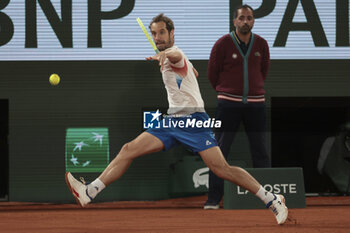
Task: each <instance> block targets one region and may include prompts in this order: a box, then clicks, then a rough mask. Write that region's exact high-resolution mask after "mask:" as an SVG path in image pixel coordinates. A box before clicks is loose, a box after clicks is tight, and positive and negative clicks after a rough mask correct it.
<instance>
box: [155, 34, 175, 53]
mask: <svg viewBox="0 0 350 233" xmlns="http://www.w3.org/2000/svg"><path fill="white" fill-rule="evenodd" d="M159 44H161V47H159V46H158V45H159ZM173 45H174V43H173V40H172V38H171V37H170V35H169V40H168V42H165V41H161V43H159V42H158V44H157V48H158V50H159V51H164V50H166V49H168V48H170V47H172V46H173Z"/></svg>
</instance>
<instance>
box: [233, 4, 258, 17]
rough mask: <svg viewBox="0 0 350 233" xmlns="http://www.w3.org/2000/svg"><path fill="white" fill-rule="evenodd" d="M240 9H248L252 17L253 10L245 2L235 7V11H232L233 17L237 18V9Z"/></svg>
mask: <svg viewBox="0 0 350 233" xmlns="http://www.w3.org/2000/svg"><path fill="white" fill-rule="evenodd" d="M240 9H250V10H251V11H252V12H253V17H254V10H253V8H252V7H251V6H249V5H247V4H244V5H239V6H237V7H236V9H235V11H234V12H233V18H234V19H235V18H237V16H238V10H240Z"/></svg>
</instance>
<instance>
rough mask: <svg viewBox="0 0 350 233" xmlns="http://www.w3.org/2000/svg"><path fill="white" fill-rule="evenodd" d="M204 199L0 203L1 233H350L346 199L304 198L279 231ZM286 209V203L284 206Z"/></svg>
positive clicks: (261, 214)
mask: <svg viewBox="0 0 350 233" xmlns="http://www.w3.org/2000/svg"><path fill="white" fill-rule="evenodd" d="M205 200H206V197H205V196H198V197H190V198H178V199H170V200H162V201H148V202H141V201H133V202H125V201H124V202H112V203H95V204H91V205H90V206H89V207H88V208H87V209H81V208H79V207H78V206H77V205H75V204H42V203H40V204H39V203H13V202H0V232H4V233H7V232H36V233H41V232H88V233H90V232H91V233H92V232H103V233H105V232H201V233H205V232H248V233H249V232H311V233H312V232H330V233H333V232H350V197H312V198H307V199H306V203H307V208H305V209H291V210H290V213H291V217H292V219H291V220H290V221H289V222H288V223H287V224H285V225H283V226H279V225H277V224H276V223H275V219H274V217H273V215H272V213H270V212H269V211H268V210H224V209H220V210H203V209H202V205H203V203H204V201H205ZM287 204H288V203H287Z"/></svg>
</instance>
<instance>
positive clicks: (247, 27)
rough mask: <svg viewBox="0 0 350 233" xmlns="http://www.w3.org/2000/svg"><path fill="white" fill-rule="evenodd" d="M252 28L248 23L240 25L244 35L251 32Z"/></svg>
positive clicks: (239, 28)
mask: <svg viewBox="0 0 350 233" xmlns="http://www.w3.org/2000/svg"><path fill="white" fill-rule="evenodd" d="M251 30H252V27H250V26H249V25H248V24H244V25H243V26H242V27H238V31H239V33H241V34H243V35H247V34H249V33H250V31H251Z"/></svg>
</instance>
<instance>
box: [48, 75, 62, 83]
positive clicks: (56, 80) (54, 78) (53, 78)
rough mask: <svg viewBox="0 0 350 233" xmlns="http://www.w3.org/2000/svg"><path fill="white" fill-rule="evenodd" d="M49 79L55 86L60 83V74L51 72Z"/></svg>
mask: <svg viewBox="0 0 350 233" xmlns="http://www.w3.org/2000/svg"><path fill="white" fill-rule="evenodd" d="M49 81H50V83H51V85H54V86H56V85H57V84H59V83H60V76H58V74H51V76H50V79H49Z"/></svg>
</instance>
